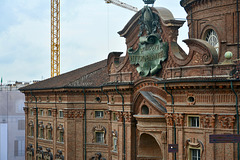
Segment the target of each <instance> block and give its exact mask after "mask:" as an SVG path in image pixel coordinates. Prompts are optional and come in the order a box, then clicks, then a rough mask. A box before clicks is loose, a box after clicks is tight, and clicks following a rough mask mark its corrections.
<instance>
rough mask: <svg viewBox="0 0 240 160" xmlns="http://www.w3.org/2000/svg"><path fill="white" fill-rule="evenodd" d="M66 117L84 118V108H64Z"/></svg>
mask: <svg viewBox="0 0 240 160" xmlns="http://www.w3.org/2000/svg"><path fill="white" fill-rule="evenodd" d="M63 115H64V118H83V116H84V109H64V111H63Z"/></svg>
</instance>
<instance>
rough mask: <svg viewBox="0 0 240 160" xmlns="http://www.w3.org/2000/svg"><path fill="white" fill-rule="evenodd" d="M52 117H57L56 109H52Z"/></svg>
mask: <svg viewBox="0 0 240 160" xmlns="http://www.w3.org/2000/svg"><path fill="white" fill-rule="evenodd" d="M52 114H53V117H57V108H54V109H52Z"/></svg>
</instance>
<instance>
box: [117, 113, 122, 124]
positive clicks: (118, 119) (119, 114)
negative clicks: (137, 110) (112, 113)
mask: <svg viewBox="0 0 240 160" xmlns="http://www.w3.org/2000/svg"><path fill="white" fill-rule="evenodd" d="M116 117H117V121H118V122H122V121H123V113H122V112H116Z"/></svg>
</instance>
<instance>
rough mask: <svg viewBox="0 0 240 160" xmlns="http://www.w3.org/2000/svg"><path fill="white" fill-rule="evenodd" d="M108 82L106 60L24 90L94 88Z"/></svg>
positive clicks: (32, 85)
mask: <svg viewBox="0 0 240 160" xmlns="http://www.w3.org/2000/svg"><path fill="white" fill-rule="evenodd" d="M108 81H109V76H108V72H107V60H106V59H105V60H102V61H99V62H96V63H93V64H90V65H88V66H85V67H82V68H79V69H76V70H73V71H70V72H67V73H64V74H61V75H59V76H56V77H53V78H49V79H46V80H43V81H40V82H37V83H34V84H31V85H28V86H26V87H23V88H20V90H21V91H24V90H41V89H54V88H55V89H56V88H64V87H81V86H83V87H86V86H89V87H95V86H100V85H101V84H103V83H106V82H108Z"/></svg>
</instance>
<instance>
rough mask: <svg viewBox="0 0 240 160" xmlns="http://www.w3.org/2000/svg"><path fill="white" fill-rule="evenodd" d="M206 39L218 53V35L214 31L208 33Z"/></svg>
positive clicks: (210, 30)
mask: <svg viewBox="0 0 240 160" xmlns="http://www.w3.org/2000/svg"><path fill="white" fill-rule="evenodd" d="M204 39H205V40H206V41H207V42H208V43H209V44H211V45H212V46H213V47H214V48H215V49H216V51H217V53H218V52H219V40H218V35H217V33H216V32H215V31H214V30H213V29H208V30H207V31H206V33H205V36H204Z"/></svg>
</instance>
